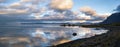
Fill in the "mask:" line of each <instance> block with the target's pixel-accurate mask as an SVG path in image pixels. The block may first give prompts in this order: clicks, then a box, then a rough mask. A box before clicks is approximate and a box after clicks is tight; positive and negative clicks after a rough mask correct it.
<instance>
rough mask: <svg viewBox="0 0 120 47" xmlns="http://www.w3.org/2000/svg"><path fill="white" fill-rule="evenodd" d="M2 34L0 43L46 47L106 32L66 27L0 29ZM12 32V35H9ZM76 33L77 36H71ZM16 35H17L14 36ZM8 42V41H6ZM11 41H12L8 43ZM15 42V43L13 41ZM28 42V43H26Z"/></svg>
mask: <svg viewBox="0 0 120 47" xmlns="http://www.w3.org/2000/svg"><path fill="white" fill-rule="evenodd" d="M10 30H11V31H10ZM0 32H2V33H4V35H2V34H1V35H0V36H4V37H0V43H3V42H4V43H9V42H15V43H20V42H26V43H27V44H28V46H31V47H35V46H39V47H46V46H51V45H58V44H61V43H65V42H69V41H72V40H76V39H82V38H88V37H91V36H95V35H97V34H98V35H99V34H102V33H106V32H107V30H103V29H99V30H96V29H95V28H83V27H79V28H74V27H72V28H68V27H44V28H21V29H16V28H12V29H8V30H6V29H0ZM11 32H14V33H11ZM73 33H77V36H73V35H72V34H73ZM16 34H17V35H16ZM6 40H8V41H6ZM10 40H12V41H10ZM15 40H16V41H15ZM27 40H28V41H27Z"/></svg>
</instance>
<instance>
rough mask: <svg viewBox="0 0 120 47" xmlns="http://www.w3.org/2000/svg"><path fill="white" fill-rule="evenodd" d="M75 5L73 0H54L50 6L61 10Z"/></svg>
mask: <svg viewBox="0 0 120 47" xmlns="http://www.w3.org/2000/svg"><path fill="white" fill-rule="evenodd" d="M72 6H73V1H72V0H52V1H51V3H50V7H51V8H54V9H60V10H68V9H71V8H72Z"/></svg>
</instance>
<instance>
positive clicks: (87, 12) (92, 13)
mask: <svg viewBox="0 0 120 47" xmlns="http://www.w3.org/2000/svg"><path fill="white" fill-rule="evenodd" d="M80 12H82V13H83V14H85V15H87V16H90V17H91V18H90V17H89V18H88V17H86V18H87V19H99V20H104V19H106V18H107V17H108V16H110V15H111V14H110V13H105V14H99V13H97V12H96V11H95V10H94V9H92V8H91V7H89V6H85V7H81V8H80Z"/></svg>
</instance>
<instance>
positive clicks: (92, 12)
mask: <svg viewBox="0 0 120 47" xmlns="http://www.w3.org/2000/svg"><path fill="white" fill-rule="evenodd" d="M80 11H81V12H82V13H84V14H86V15H92V16H95V15H96V11H95V10H93V9H92V8H90V7H88V6H85V7H81V8H80Z"/></svg>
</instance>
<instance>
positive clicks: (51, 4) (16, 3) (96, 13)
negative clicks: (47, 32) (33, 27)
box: [0, 0, 120, 21]
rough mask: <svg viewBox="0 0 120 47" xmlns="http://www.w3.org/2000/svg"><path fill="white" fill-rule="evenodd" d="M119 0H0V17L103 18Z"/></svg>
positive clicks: (113, 8) (114, 7) (110, 12)
mask: <svg viewBox="0 0 120 47" xmlns="http://www.w3.org/2000/svg"><path fill="white" fill-rule="evenodd" d="M119 2H120V0H0V17H1V18H0V19H2V20H6V19H5V18H7V19H79V20H85V21H87V20H105V19H106V18H107V17H108V16H110V15H111V14H112V13H114V11H113V10H115V9H116V8H117V6H119V5H120V3H119Z"/></svg>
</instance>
